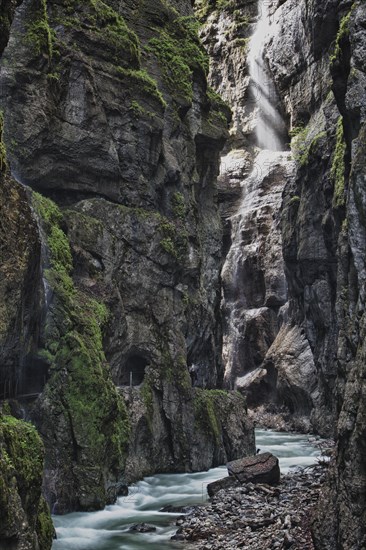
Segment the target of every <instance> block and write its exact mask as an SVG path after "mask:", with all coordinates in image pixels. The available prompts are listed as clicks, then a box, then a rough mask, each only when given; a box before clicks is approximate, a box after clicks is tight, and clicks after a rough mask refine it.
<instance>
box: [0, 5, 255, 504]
mask: <svg viewBox="0 0 366 550" xmlns="http://www.w3.org/2000/svg"><path fill="white" fill-rule="evenodd" d="M14 7H15V5H14V6H13V7H12V10H10V11H9V14H11V16H9V22H10V21H11V20H12V24H11V27H10V35H9V39H8V41H7V45H6V47H5V49H4V52H3V54H2V57H1V61H0V108H1V109H2V111H3V118H4V132H3V133H4V136H3V139H4V143H5V145H6V153H7V154H6V156H7V163H8V165H9V168H10V170H11V173H12V177H13V178H14V179H15V180H16V181H17V183H16V184H14V185H15V189H19V193H20V194H21V193H23V194H25V195H26V196H27V197H28V198H27V204H26V205H25V206H24V208H25V209H28V210H27V212H29V213H30V214H29V215H30V219H31V221H30V222H29V223H30V224H31V225H32V230H34V239H35V244H34V246H38V249H37V250H35V251H34V254H33V255H31V256H30V260H29V261H30V262H34V263H35V266H33V265H32V264H31V267H30V268H28V266H25V268H27V269H33V270H34V271H35V273H36V275H37V278H35V279H34V281H33V283H32V286H31V287H29V288H28V287H27V289H26V290H27V292H26V296H27V299H28V300H30V303H31V304H33V301H34V302H35V303H36V304H37V306H38V304H40V305H41V307H40V308H39V307H34V309H33V312H34V316H33V322H34V323H36V326H37V327H38V332H34V331H33V332H32V338H33V340H32V341H31V342H32V345H33V346H34V353H33V355H32V360H30V359H29V357H28V356H26V357H25V359H24V361H23V362H22V363H20V364H18V363H17V362H16V360H12V362H11V364H10V366H9V372H11V373H13V372H15V371H16V369H18V370H19V371H20V373H21V374H22V373H24V372H25V371H26V372H30V373H31V379H32V380H35V379H38V381H39V382H38V384H36V387H34V388H32V393H33V392H34V394H36V395H37V394H39V396H38V398H37V399H36V401H35V402H34V403H33V405H32V406H31V407H27V409H30V410H29V414H30V415H31V417H32V419H33V420H34V421H35V422H36V425H37V427H38V428H39V431H40V433H41V435H42V437H43V439H44V442H45V446H46V466H45V490H46V494H47V498H48V500H49V502H50V503H51V505H52V508H53V510H54V512H59V513H64V512H67V511H70V510H75V509H87V510H91V509H96V508H100V507H103V506H104V505H105V504H106V503H108V502H112V501H113V500H114V499H115V497H116V495H117V494H118V491H119V487H120V484H121V482H122V481H129V480H131V479H136V478H137V477H140V476H142V475H145V474H151V473H154V472H155V471H157V470H159V471H182V470H192V469H193V470H194V469H203V468H208V467H210V466H213V465H216V464H218V463H220V462H222V460H224V459H233V458H236V457H238V456H240V455H243V454H246V453H250V452H253V451H254V441H253V433H252V429H251V426H250V425H249V422H248V421H247V419H246V407H245V402H243V400H242V399H241V397H240V396H237V395H235V394H229V393H227V394H224V393H220V395H219V396H217V395H216V394H215V393H213V394H211V393H210V390H211V389H212V388H215V387H216V386H217V385H219V384H220V381H221V380H222V378H223V370H222V363H221V340H222V330H221V323H220V320H219V316H218V310H219V306H220V286H219V282H220V277H219V272H220V266H221V261H222V228H221V222H220V216H219V212H218V208H217V189H216V183H215V182H216V177H217V173H218V165H219V154H220V151H221V149H222V147H223V145H224V142H225V139H226V137H227V122H228V120H229V118H230V112H229V109H228V107H227V106H226V105H225V104H224V103H223V102H222V100H221V99H220V97H219V96H218V95H217V94H216V93H214V92H213V90H212V89H210V88H209V87H208V86H207V82H206V73H207V68H208V59H207V55H206V54H205V52H204V50H203V49H202V47H201V45H200V42H199V40H198V37H197V26H196V23H195V21H194V20H193V18H192V7H191V3H190V2H186V1H179V2H178V1H174V2H173V1H172V2H166V1H158V2H153V3H152V2H149V1H148V2H130V1H128V0H125V1H122V2H119V3H115V2H113V1H111V2H108V3H104V2H102V1H99V0H98V1H97V2H88V1H86V2H84V3H83V4H80V3H76V2H70V1H67V2H63V1H61V2H53V1H48V2H45V1H44V0H24V1H23V2H22V3H21V4H20V5H19V7H18V8H17V9H16V10H15V11H14V9H13V8H14ZM9 177H10V176H9ZM25 189H27V191H25ZM16 208H17V206H16ZM20 229H21V228H20ZM25 232H26V233H27V239H29V238H30V237H29V236H28V230H27V229H25ZM4 240H5V241H7V236H6V235H5V236H4ZM7 246H9V244H8V243H7ZM25 268H24V269H25ZM37 270H38V271H37ZM12 276H14V275H12ZM24 277H25V281H26V282H25V283H24V284H28V279H27V276H24ZM4 292H5V291H4ZM18 292H19V289H18ZM6 299H8V298H3V296H1V299H0V301H1V302H3V301H4V300H6ZM32 300H33V301H32ZM12 304H13V305H12V306H9V307H10V309H11V308H12V314H13V315H14V317H16V318H17V316H19V312H20V311H22V310H21V305H22V304H21V303H20V302H19V299H18V297H17V296H16V295H15V294H14V298H13V302H12ZM38 309H40V311H39V312H38ZM14 323H15V322H14ZM14 323H13V325H12V326H11V327H9V329H8V330H7V334H8V336H7V338H9V339H10V340H11V339H13V340H15V344H14V348H15V352H14V353H15V354H17V357H18V356H19V355H21V351H20V344H19V343H18V342H17V341H16V337H15V334H16V332H15V329H14V326H15V324H14ZM26 329H27V326H26V323H25V328H24V329H23V330H26ZM28 332H29V333H31V330H29V331H28ZM22 343H23V340H22ZM30 347H31V346H30V345H27V346H26V348H27V350H29V348H30ZM8 356H9V354H8V353H7V357H8ZM14 377H15V379H17V375H14ZM130 383H132V385H133V386H135V387H134V388H132V390H126V388H128V386H129V385H130ZM193 386H196V387H197V388H194V387H193ZM118 388H119V389H118ZM9 391H10V393H11V395H10V396H11V397H14V396H18V397H19V390H18V388H17V387H13V386H12V388H11V390H9ZM126 391H127V393H128V391H133V393H134V396H135V397H134V400H133V403H132V401H131V400H130V399H129V398H128V396H127V397H126V399H127V404H128V405H129V406H130V410H129V411H128V410H127V408H126V404H125V399H124V397H123V395H126ZM136 392H137V394H138V395H135V394H136ZM200 392H204V393H203V394H202V395H201V394H200ZM136 403H137V404H138V405H136ZM135 405H136V407H137V408H138V409H139V411H140V412H139V413H138V414H136V415H134V414H132V413H131V410H134V407H135ZM215 408H216V409H217V411H220V413H221V414H220V417H219V416H217V411H216V410H215ZM141 411H142V412H141ZM232 411H236V416H237V417H238V418H240V422H239V424H238V426H239V427H235V428H233V427H230V425H229V424H230V422H229V419H230V418H231V417H232ZM206 414H207V416H208V418H209V420H207V422H206V421H205V420H204V419H203V423H202V422H200V420H202V418H201V416H202V415H206ZM197 417H198V420H197ZM221 417H222V418H221ZM225 417H226V418H225ZM240 434H241V435H242V436H243V437H240ZM128 449H129V451H128ZM151 449H154V453H153V454H152V453H151ZM126 464H127V466H126ZM123 475H125V477H123Z"/></svg>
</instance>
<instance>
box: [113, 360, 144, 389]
mask: <svg viewBox="0 0 366 550" xmlns="http://www.w3.org/2000/svg"><path fill="white" fill-rule="evenodd" d="M148 364H149V361H148V360H147V359H146V357H143V356H142V355H139V354H137V353H135V354H133V355H130V356H129V357H128V359H127V361H126V363H125V365H124V367H123V368H122V370H121V373H120V380H119V385H120V386H130V385H132V386H140V384H142V382H143V381H144V376H145V369H146V367H147V365H148Z"/></svg>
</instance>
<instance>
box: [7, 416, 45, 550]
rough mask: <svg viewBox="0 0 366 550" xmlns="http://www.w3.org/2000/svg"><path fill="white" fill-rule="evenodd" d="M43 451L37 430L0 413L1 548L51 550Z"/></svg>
mask: <svg viewBox="0 0 366 550" xmlns="http://www.w3.org/2000/svg"><path fill="white" fill-rule="evenodd" d="M43 458H44V448H43V445H42V441H41V439H40V437H39V435H38V434H37V432H36V429H35V428H34V427H33V426H31V425H30V424H28V423H26V422H22V421H20V420H16V419H15V418H14V417H13V416H8V415H5V414H2V412H1V411H0V513H1V525H0V548H4V550H5V548H9V549H17V548H21V549H22V550H35V549H39V550H50V548H51V546H52V539H53V536H54V528H53V525H52V521H51V517H50V512H49V509H48V506H47V504H46V502H45V500H44V498H43V497H42V495H41V487H42V474H43Z"/></svg>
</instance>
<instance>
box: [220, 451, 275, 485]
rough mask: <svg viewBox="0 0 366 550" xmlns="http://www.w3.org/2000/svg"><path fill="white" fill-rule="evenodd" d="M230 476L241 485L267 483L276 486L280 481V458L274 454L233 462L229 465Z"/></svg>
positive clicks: (264, 454)
mask: <svg viewBox="0 0 366 550" xmlns="http://www.w3.org/2000/svg"><path fill="white" fill-rule="evenodd" d="M227 470H228V472H229V475H230V476H234V477H235V479H237V480H238V481H239V482H240V483H267V484H269V485H275V484H277V483H278V482H279V480H280V467H279V465H278V458H277V457H275V456H274V455H273V454H272V453H262V454H258V455H257V456H253V457H252V456H248V457H247V458H240V459H238V460H233V461H232V462H229V463H228V464H227Z"/></svg>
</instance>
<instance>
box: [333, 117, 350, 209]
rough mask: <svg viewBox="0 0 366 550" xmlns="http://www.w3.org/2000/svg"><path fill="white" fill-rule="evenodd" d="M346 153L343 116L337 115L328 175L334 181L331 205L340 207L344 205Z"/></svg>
mask: <svg viewBox="0 0 366 550" xmlns="http://www.w3.org/2000/svg"><path fill="white" fill-rule="evenodd" d="M345 154H346V142H345V139H344V131H343V117H341V116H340V117H339V119H338V122H337V131H336V146H335V150H334V154H333V161H332V167H331V170H330V177H331V178H332V180H333V183H334V194H333V206H334V207H340V206H344V203H345V196H344V190H345V170H346V167H345V160H344V157H345Z"/></svg>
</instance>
